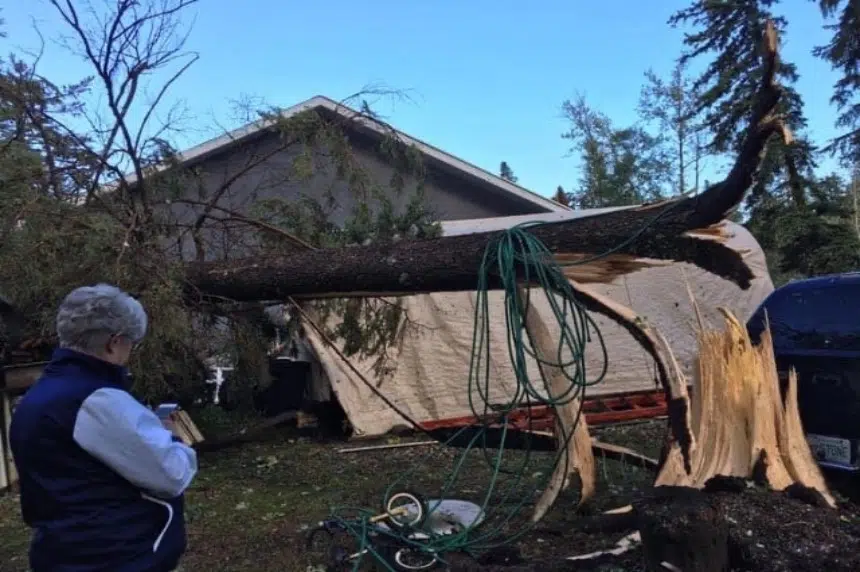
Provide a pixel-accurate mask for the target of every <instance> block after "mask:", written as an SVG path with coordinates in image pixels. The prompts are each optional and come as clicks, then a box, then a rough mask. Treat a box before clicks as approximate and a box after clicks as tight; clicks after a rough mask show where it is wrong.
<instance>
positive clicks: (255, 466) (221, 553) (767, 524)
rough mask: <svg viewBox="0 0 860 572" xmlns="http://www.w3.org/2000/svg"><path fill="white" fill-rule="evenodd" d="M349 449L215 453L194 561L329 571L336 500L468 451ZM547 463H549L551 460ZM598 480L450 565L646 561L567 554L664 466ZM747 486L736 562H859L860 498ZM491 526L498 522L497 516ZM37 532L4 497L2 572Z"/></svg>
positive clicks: (766, 569) (738, 509)
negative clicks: (324, 536)
mask: <svg viewBox="0 0 860 572" xmlns="http://www.w3.org/2000/svg"><path fill="white" fill-rule="evenodd" d="M663 431H664V425H663V423H662V422H654V423H646V424H640V425H631V426H620V427H609V428H605V429H597V430H596V431H595V434H596V436H597V437H598V438H600V439H601V440H603V441H607V442H611V443H617V444H620V445H625V446H631V447H635V448H637V449H638V450H640V451H643V452H645V453H648V454H650V455H656V453H657V450H658V449H659V445H660V443H661V440H662V435H663ZM392 440H393V441H399V442H405V441H408V440H409V438H400V439H389V440H387V441H392ZM361 445H366V443H361ZM350 446H355V444H345V443H341V442H338V443H335V442H327V443H322V442H318V441H315V440H313V439H309V438H305V437H298V436H296V434H295V432H294V431H292V430H289V429H285V430H278V431H277V432H274V433H272V434H271V435H270V436H269V437H268V439H267V440H266V441H264V442H259V443H251V444H245V445H242V446H240V447H237V448H234V449H228V450H224V451H219V452H214V453H211V454H207V455H204V456H203V457H202V458H201V470H200V474H199V477H198V479H197V480H196V482H195V484H194V485H193V487H192V488H191V489H190V491H189V493H188V501H187V505H188V509H187V511H188V516H187V521H188V534H189V549H188V553H187V555H186V557H185V559H184V561H183V563H182V567H181V570H183V571H185V572H194V571H198V570H201V571H202V570H205V571H206V572H222V571H223V572H276V571H277V572H310V571H318V570H323V568H319V567H317V566H318V565H319V564H320V562H319V557H318V556H315V555H313V554H308V553H307V552H306V551H305V550H304V549H303V544H304V540H305V538H306V535H307V532H308V530H309V528H310V527H311V526H313V525H314V524H315V523H316V522H317V521H319V520H320V519H322V518H325V517H326V516H327V515H328V514H329V511H330V507H332V506H341V507H342V506H362V507H368V508H375V507H378V506H380V505H381V502H382V498H383V495H384V493H385V490H386V488H387V486H388V485H390V484H391V483H393V482H395V481H396V480H397V479H398V478H399V477H402V476H403V475H404V473H409V472H410V471H414V472H412V474H409V475H407V477H406V478H405V479H403V481H402V485H403V486H404V487H408V488H412V489H416V490H420V491H423V492H424V494H426V495H427V496H429V497H432V496H433V495H434V494H436V493H438V491H440V490H441V489H442V488H443V485H444V482H445V479H446V477H448V476H449V475H450V473H451V468H452V465H453V463H454V462H455V461H456V460H457V459H458V458H459V456H460V454H461V453H462V450H459V449H449V448H445V447H441V446H418V447H413V448H399V449H391V450H387V451H373V452H363V453H351V454H343V453H339V452H338V450H339V449H343V448H345V447H350ZM533 456H534V457H535V458H536V460H535V461H534V463H536V464H535V465H534V466H532V465H529V467H528V472H526V473H525V481H526V482H525V483H524V486H523V488H522V489H521V490H522V491H524V494H525V493H526V492H528V494H530V495H531V498H528V500H527V502H526V504H525V506H524V507H523V508H522V510H520V511H519V513H518V514H517V515H516V517H515V518H514V519H512V520H511V522H509V523H508V524H507V525H505V526H504V527H503V532H504V534H512V533H515V532H517V531H518V530H520V529H521V528H522V527H523V526H524V524H525V522H526V521H527V519H528V517H529V515H530V510H531V508H532V507H533V503H534V500H536V499H537V497H538V495H539V492H538V491H537V490H535V489H536V488H537V484H538V483H539V482H540V479H541V476H542V475H541V474H539V473H542V471H544V470H547V468H548V467H547V464H548V463H549V462H551V455H547V454H535V455H533ZM510 457H511V460H510V468H515V467H516V464H517V463H518V462H519V461H521V460H522V455H521V453H511V454H510ZM541 464H543V466H544V467H546V468H541V466H540V465H541ZM488 471H489V468H488V466H487V463H486V460H485V458H484V457H483V455H482V454H481V452H480V451H475V452H474V453H473V454H470V455H469V456H468V457H467V459H466V461H465V465H464V469H463V470H462V471H461V473H460V475H461V476H460V478H459V479H458V481H457V482H456V483H455V484H454V486H453V489H452V494H453V495H456V496H458V497H460V498H471V499H473V500H474V499H478V500H479V499H480V498H481V496H482V495H483V493H485V491H486V486H487V483H488V482H489V479H488V477H489V474H488ZM598 476H599V494H598V495H597V498H596V499H595V501H594V502H593V503H592V504H591V505H590V506H589V507H588V508H587V509H584V510H581V511H577V510H575V509H574V507H575V503H576V493H575V491H571V492H568V493H565V495H564V496H563V497H562V498H560V499H559V501H558V504H557V505H556V507H555V508H554V509H553V510H552V511H551V512H550V513H549V515H548V516H547V517H546V518H545V519H544V520H543V521H542V522H541V523H539V524H538V525H537V526H536V527H534V528H533V529H531V530H529V531H528V532H527V533H526V534H525V535H524V536H523V537H522V538H520V539H519V540H518V541H517V542H516V543H515V545H514V546H512V547H510V548H507V549H505V550H495V551H493V552H492V553H491V554H488V555H485V556H484V557H483V558H481V559H480V561H476V560H474V559H472V558H470V557H467V556H464V555H453V556H451V557H450V561H451V562H450V563H451V569H452V570H460V571H465V570H471V571H475V572H480V571H481V570H484V571H498V572H502V571H504V572H524V571H530V570H541V571H542V572H548V571H552V570H604V571H610V570H612V571H615V572H624V571H635V570H644V567H643V564H642V562H643V557H642V552H641V551H640V550H638V549H636V550H633V551H631V552H628V553H626V554H624V555H623V556H621V557H617V558H613V559H607V560H604V561H602V562H596V563H592V564H584V563H577V562H572V561H568V560H566V557H568V556H573V555H576V554H583V553H588V552H593V551H595V550H601V549H606V548H611V547H613V546H614V545H615V543H616V542H617V541H618V540H619V539H621V538H622V537H624V536H626V535H627V534H628V533H629V532H630V530H627V529H625V527H624V526H623V525H624V523H623V522H622V523H621V524H620V525H617V526H612V527H609V530H607V527H605V526H601V527H596V526H593V525H592V526H585V525H586V524H587V523H592V524H593V523H595V522H603V521H602V519H600V518H596V517H595V515H599V513H600V512H601V511H603V510H606V509H610V508H615V507H618V506H622V505H625V504H627V503H630V502H640V501H641V499H643V498H645V499H647V498H650V497H649V496H648V495H649V494H650V493H649V492H648V485H649V483H650V480H651V475H650V473H648V472H647V471H645V470H643V469H639V468H636V467H630V466H626V465H622V464H620V463H618V462H616V461H611V460H603V459H600V458H598ZM507 478H508V479H510V478H512V476H510V475H509V476H508V477H507ZM512 482H513V481H510V480H506V478H505V477H504V476H503V477H502V478H500V480H499V484H498V487H499V489H500V490H505V489H507V488H508V487H509V486H510V485H511V483H512ZM722 488H723V489H725V488H731V487H722ZM738 488H741V489H742V490H741V491H740V492H735V491H726V490H720V491H719V492H713V493H707V497H708V498H709V502H712V503H713V506H715V507H716V510H718V511H720V514H721V515H722V516H723V517H724V518H725V519H726V522H728V525H729V539H730V542H729V544H730V547H731V550H732V559H733V561H734V562H735V564H736V565H735V567H734V568H733V570H744V571H746V570H749V571H753V570H755V571H758V572H770V571H774V572H775V571H798V572H804V571H813V570H828V571H832V572H838V571H842V570H844V571H849V570H850V571H855V570H860V510H857V508H856V507H855V505H852V504H846V505H845V506H843V507H842V508H841V509H840V510H839V511H833V510H828V509H822V508H816V507H814V506H812V505H810V504H807V503H806V502H803V501H801V500H797V499H794V498H789V497H788V495H785V494H781V493H771V492H767V491H762V490H760V489H755V488H748V487H746V485H743V486H742V487H738ZM517 498H521V497H517ZM500 500H502V499H501V495H499V494H496V495H494V499H493V501H491V506H494V507H496V509H495V510H496V511H498V514H499V515H505V516H506V515H507V514H508V512H507V511H509V510H513V508H514V506H513V503H508V504H506V505H499V504H498V503H499V502H500ZM494 503H495V504H494ZM621 520H624V519H621ZM627 520H628V521H629V520H630V519H627ZM487 524H488V525H493V517H492V516H491V518H490V520H489V521H488V523H487ZM604 524H605V523H604ZM627 524H629V522H628V523H627ZM28 537H29V532H28V531H27V529H26V528H25V527H24V526H23V524H22V523H21V520H20V513H19V509H18V499H17V495H15V494H12V493H9V494H6V495H3V496H0V571H2V572H23V571H25V570H27V544H28ZM518 562H519V563H518ZM367 569H371V568H370V567H367Z"/></svg>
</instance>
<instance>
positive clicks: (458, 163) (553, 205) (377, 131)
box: [128, 95, 571, 212]
mask: <svg viewBox="0 0 860 572" xmlns="http://www.w3.org/2000/svg"><path fill="white" fill-rule="evenodd" d="M313 109H316V110H325V111H328V112H329V113H335V114H337V115H339V116H341V117H343V118H345V119H349V120H351V121H352V122H353V123H354V125H356V126H357V127H360V128H362V130H364V131H367V132H369V133H370V134H371V135H377V136H379V137H382V136H384V135H385V134H388V133H391V132H392V131H393V132H394V135H395V136H396V137H397V138H398V139H399V140H400V141H401V142H403V143H404V144H406V145H409V146H414V147H415V148H416V149H417V150H418V151H419V152H420V153H421V154H422V155H423V156H424V157H425V158H426V159H430V160H431V161H432V162H434V163H436V164H438V165H441V166H443V167H444V168H446V170H448V171H450V172H454V173H456V174H459V175H461V176H464V177H466V178H469V179H472V180H474V181H476V182H477V183H479V184H481V185H482V186H485V187H490V188H492V189H493V190H494V191H497V192H503V193H507V194H509V195H513V196H514V197H517V198H518V199H520V200H524V201H526V202H528V203H531V204H533V205H535V206H536V207H538V208H540V209H542V210H545V211H547V212H568V211H570V210H571V209H570V208H569V207H566V206H564V205H561V204H559V203H557V202H555V201H554V200H552V199H549V198H547V197H544V196H541V195H539V194H537V193H535V192H533V191H530V190H528V189H525V188H523V187H521V186H519V185H517V184H515V183H512V182H510V181H508V180H506V179H503V178H501V177H499V176H497V175H495V174H493V173H490V172H489V171H486V170H485V169H481V168H480V167H477V166H476V165H473V164H471V163H469V162H467V161H464V160H462V159H460V158H458V157H455V156H454V155H451V154H450V153H446V152H445V151H442V150H441V149H439V148H437V147H434V146H432V145H430V144H428V143H425V142H424V141H421V140H419V139H416V138H414V137H411V136H409V135H407V134H405V133H403V132H401V131H399V130H397V129H392V128H391V127H389V126H386V125H383V124H382V123H380V122H378V121H375V120H373V119H371V118H369V117H367V116H366V115H363V114H361V113H359V112H357V111H355V110H354V109H352V108H350V107H348V106H346V105H344V104H342V103H338V102H336V101H334V100H333V99H330V98H328V97H325V96H322V95H318V96H315V97H312V98H311V99H308V100H307V101H303V102H301V103H298V104H296V105H294V106H292V107H289V108H287V109H285V110H283V111H282V112H281V118H284V119H288V118H290V117H293V116H295V115H298V114H299V113H302V112H305V111H310V110H313ZM273 124H274V121H273V120H270V119H261V120H258V121H255V122H253V123H249V124H248V125H245V126H243V127H240V128H238V129H234V130H233V131H230V132H228V133H225V134H224V135H221V136H220V137H216V138H214V139H210V140H209V141H206V142H204V143H201V144H200V145H197V146H195V147H192V148H190V149H187V150H185V151H183V152H181V153H179V154H178V156H177V159H178V160H179V161H180V162H182V163H193V162H197V161H200V160H203V159H204V158H205V157H208V156H210V155H213V154H215V153H222V152H224V151H226V150H228V149H229V148H230V147H233V146H235V145H238V144H240V143H242V142H243V141H247V140H248V139H250V138H252V137H254V136H257V135H259V134H261V133H262V132H263V131H265V130H266V129H267V128H269V127H271V126H272V125H273ZM128 182H129V183H133V182H134V176H129V178H128Z"/></svg>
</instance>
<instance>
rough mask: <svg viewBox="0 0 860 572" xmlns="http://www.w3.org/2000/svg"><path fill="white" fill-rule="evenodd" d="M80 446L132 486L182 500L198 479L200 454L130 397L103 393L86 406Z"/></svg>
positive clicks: (78, 429) (80, 419)
mask: <svg viewBox="0 0 860 572" xmlns="http://www.w3.org/2000/svg"><path fill="white" fill-rule="evenodd" d="M73 436H74V440H75V442H76V443H77V444H78V445H80V446H81V447H82V448H83V449H84V450H85V451H87V452H88V453H89V454H90V455H92V456H93V457H95V458H97V459H98V460H100V461H101V462H103V463H104V464H106V465H107V466H108V467H110V468H111V469H113V470H114V471H116V472H117V473H118V474H120V475H121V476H122V477H123V478H125V479H126V480H128V481H129V482H131V483H132V484H134V485H136V486H138V487H140V488H141V489H144V490H146V491H148V492H150V493H152V494H154V495H156V496H160V497H162V498H172V497H176V496H178V495H180V494H182V492H184V491H185V489H186V488H188V485H190V484H191V480H192V479H193V478H194V475H195V474H196V473H197V453H196V452H195V451H194V449H192V448H191V447H188V446H187V445H185V444H183V443H178V442H176V441H174V440H173V433H171V432H170V431H169V430H167V429H165V428H164V426H163V425H162V424H161V420H159V418H158V417H157V416H156V415H155V413H153V412H152V411H150V410H149V409H147V408H146V407H144V406H143V404H141V403H140V402H138V401H137V400H136V399H134V397H132V396H131V395H130V394H129V393H128V392H126V391H122V390H119V389H113V388H102V389H99V390H96V391H95V392H93V393H92V394H91V395H90V396H89V397H88V398H87V399H86V400H85V401H84V402H83V404H81V408H80V410H79V411H78V416H77V418H76V419H75V429H74V434H73Z"/></svg>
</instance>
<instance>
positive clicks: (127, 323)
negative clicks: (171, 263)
mask: <svg viewBox="0 0 860 572" xmlns="http://www.w3.org/2000/svg"><path fill="white" fill-rule="evenodd" d="M146 326H147V317H146V311H145V310H144V309H143V306H142V305H141V304H140V302H138V301H137V300H135V299H134V298H132V297H131V296H130V295H129V294H126V293H125V292H123V291H122V290H120V289H119V288H117V287H116V286H111V285H110V284H96V285H95V286H83V287H81V288H76V289H75V290H72V291H71V292H70V293H69V294H68V295H67V296H66V298H65V299H64V300H63V302H62V304H60V309H59V310H58V311H57V336H58V337H59V338H60V347H64V348H70V349H76V350H80V351H84V352H87V353H100V352H101V351H102V350H103V349H104V347H105V344H107V342H108V340H109V339H110V337H111V336H122V337H125V338H128V339H130V340H131V341H132V342H135V343H137V342H139V341H141V340H142V339H143V337H144V336H145V335H146Z"/></svg>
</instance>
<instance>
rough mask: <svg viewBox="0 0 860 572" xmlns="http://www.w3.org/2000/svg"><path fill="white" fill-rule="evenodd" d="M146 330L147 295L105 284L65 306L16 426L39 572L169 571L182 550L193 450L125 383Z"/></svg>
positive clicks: (78, 293) (24, 504)
mask: <svg viewBox="0 0 860 572" xmlns="http://www.w3.org/2000/svg"><path fill="white" fill-rule="evenodd" d="M146 327H147V317H146V312H145V311H144V309H143V306H141V304H140V302H138V301H137V300H135V299H134V298H132V297H131V296H129V295H128V294H126V293H125V292H123V291H121V290H120V289H119V288H116V287H114V286H110V285H107V284H98V285H96V286H87V287H83V288H78V289H76V290H74V291H72V292H71V293H70V294H69V295H68V296H66V298H65V299H64V300H63V302H62V304H61V305H60V308H59V311H58V312H57V335H58V337H59V342H60V343H59V346H60V347H59V348H58V349H57V350H56V351H55V352H54V355H53V357H52V359H51V362H50V363H49V364H48V365H47V366H46V367H45V371H44V373H43V374H42V377H41V378H40V379H39V381H38V382H37V383H36V384H35V385H34V386H33V387H32V388H30V390H29V391H28V392H27V394H26V395H25V396H24V398H23V399H22V400H21V402H20V403H19V404H18V406H17V407H16V409H15V414H14V415H13V417H12V426H11V430H10V439H11V445H12V453H13V455H14V458H15V464H16V466H17V469H18V473H19V479H20V488H21V510H22V513H23V516H24V520H25V521H26V523H27V524H28V525H29V526H30V527H31V528H32V529H33V530H34V535H33V542H32V544H31V547H30V566H31V569H32V570H33V572H64V571H66V570H69V571H71V570H74V571H76V572H108V571H110V572H126V571H128V572H131V571H134V572H169V571H170V570H173V569H174V568H176V566H177V563H178V562H179V559H180V557H181V555H182V553H183V552H184V551H185V543H186V540H185V519H184V516H183V493H184V491H185V489H186V488H187V487H188V485H189V484H190V483H191V480H192V479H193V478H194V475H195V474H196V472H197V456H196V454H195V452H194V450H193V449H191V448H190V447H187V446H186V445H184V444H183V443H181V442H180V441H179V440H178V439H177V438H175V437H174V436H173V434H172V433H171V432H170V431H169V430H167V429H165V427H164V426H163V425H162V424H161V422H160V420H159V419H158V417H157V416H156V415H155V413H153V412H152V411H151V410H149V409H148V408H147V407H145V406H144V405H142V404H141V403H139V402H138V401H137V400H135V399H134V397H132V396H131V394H130V393H129V392H128V388H129V378H128V372H127V370H126V364H127V363H128V360H129V356H130V355H131V353H132V351H133V349H134V347H135V346H136V345H137V344H138V343H139V342H140V341H141V340H142V339H143V337H144V335H145V334H146Z"/></svg>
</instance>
